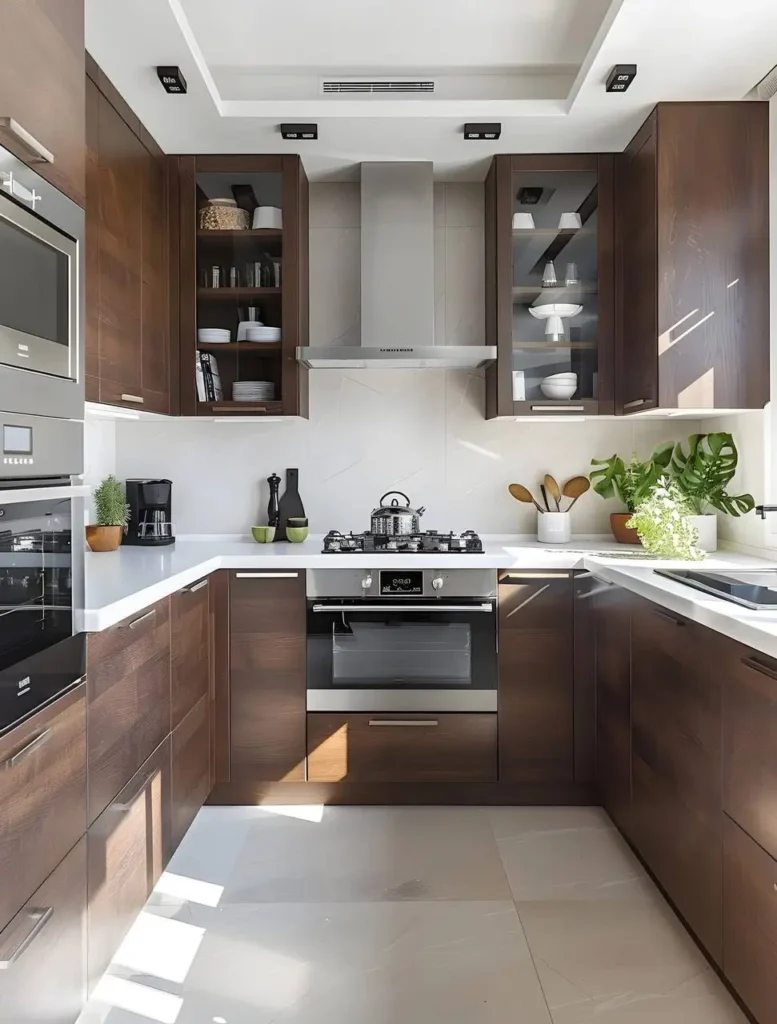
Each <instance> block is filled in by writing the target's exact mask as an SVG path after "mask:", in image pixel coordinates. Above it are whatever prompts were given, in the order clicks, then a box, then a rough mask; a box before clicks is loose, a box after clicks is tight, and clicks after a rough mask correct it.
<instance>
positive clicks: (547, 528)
mask: <svg viewBox="0 0 777 1024" xmlns="http://www.w3.org/2000/svg"><path fill="white" fill-rule="evenodd" d="M571 539H572V517H571V516H570V514H569V512H538V513H537V540H538V541H539V542H540V543H541V544H568V543H569V541H570V540H571Z"/></svg>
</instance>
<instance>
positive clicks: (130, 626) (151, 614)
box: [127, 608, 156, 629]
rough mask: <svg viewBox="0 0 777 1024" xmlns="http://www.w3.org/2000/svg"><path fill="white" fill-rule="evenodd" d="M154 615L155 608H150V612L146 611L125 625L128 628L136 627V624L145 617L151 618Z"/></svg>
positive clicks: (145, 618)
mask: <svg viewBox="0 0 777 1024" xmlns="http://www.w3.org/2000/svg"><path fill="white" fill-rule="evenodd" d="M154 615H156V608H152V609H151V611H150V612H146V613H145V614H144V615H140V616H138V618H137V619H133V620H132V622H130V623H129V624H128V626H127V628H128V629H137V628H138V626H139V625H140V624H141V623H142V622H145V621H146V620H147V619H151V618H153V617H154Z"/></svg>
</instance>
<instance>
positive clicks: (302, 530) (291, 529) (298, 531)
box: [286, 526, 310, 544]
mask: <svg viewBox="0 0 777 1024" xmlns="http://www.w3.org/2000/svg"><path fill="white" fill-rule="evenodd" d="M309 535H310V527H309V526H287V527H286V540H290V541H291V543H292V544H301V543H302V542H303V540H307V539H308V536H309Z"/></svg>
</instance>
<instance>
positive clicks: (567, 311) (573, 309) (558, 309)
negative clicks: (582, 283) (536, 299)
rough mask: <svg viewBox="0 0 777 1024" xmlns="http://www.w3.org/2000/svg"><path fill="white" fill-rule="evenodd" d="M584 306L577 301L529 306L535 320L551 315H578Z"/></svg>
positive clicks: (544, 318)
mask: <svg viewBox="0 0 777 1024" xmlns="http://www.w3.org/2000/svg"><path fill="white" fill-rule="evenodd" d="M582 308H583V307H582V306H581V305H579V304H577V303H575V302H548V303H545V304H544V305H542V306H529V312H530V313H531V315H532V316H533V317H534V319H535V320H547V319H548V317H551V316H564V317H568V316H577V314H578V313H579V312H580V310H581V309H582Z"/></svg>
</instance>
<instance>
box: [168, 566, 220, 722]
mask: <svg viewBox="0 0 777 1024" xmlns="http://www.w3.org/2000/svg"><path fill="white" fill-rule="evenodd" d="M209 596H210V578H209V577H207V576H206V577H205V579H202V580H197V581H196V582H195V583H192V584H191V586H188V587H184V588H183V590H179V591H178V593H177V594H173V596H172V597H171V598H170V623H171V630H170V632H171V655H172V657H171V663H172V664H171V676H172V680H171V715H172V727H173V729H175V727H176V726H177V725H180V723H181V722H182V721H183V720H184V718H185V717H186V716H187V715H188V714H189V712H190V711H191V710H192V708H194V706H195V705H196V704H197V703H198V702H199V701H200V700H201V699H202V698H203V697H204V696H206V695H207V694H208V693H209V692H210V677H211V651H210V646H211V636H210V632H211V628H210V617H209Z"/></svg>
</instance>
